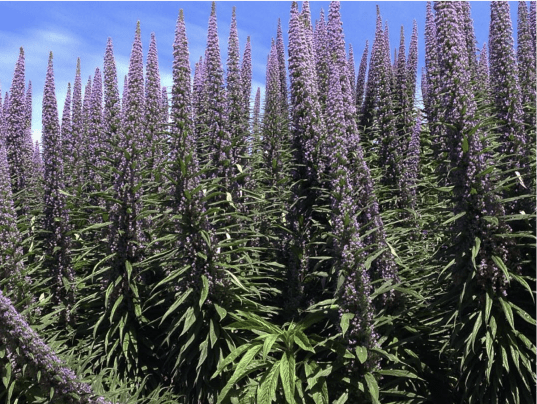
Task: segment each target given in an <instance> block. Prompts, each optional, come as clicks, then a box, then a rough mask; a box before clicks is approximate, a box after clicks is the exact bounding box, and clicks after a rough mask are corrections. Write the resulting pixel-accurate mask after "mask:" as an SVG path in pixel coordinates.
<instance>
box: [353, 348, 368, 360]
mask: <svg viewBox="0 0 537 404" xmlns="http://www.w3.org/2000/svg"><path fill="white" fill-rule="evenodd" d="M356 357H357V358H358V360H359V361H360V363H361V364H364V363H365V361H366V360H367V348H366V347H363V346H357V347H356Z"/></svg>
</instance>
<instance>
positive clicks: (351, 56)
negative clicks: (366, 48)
mask: <svg viewBox="0 0 537 404" xmlns="http://www.w3.org/2000/svg"><path fill="white" fill-rule="evenodd" d="M347 68H348V70H349V82H350V84H351V94H352V99H353V100H355V99H356V70H355V62H354V51H353V49H352V44H349V60H348V61H347Z"/></svg>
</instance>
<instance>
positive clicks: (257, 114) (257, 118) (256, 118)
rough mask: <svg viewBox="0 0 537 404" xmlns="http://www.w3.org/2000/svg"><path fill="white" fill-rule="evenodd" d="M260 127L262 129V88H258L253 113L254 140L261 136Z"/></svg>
mask: <svg viewBox="0 0 537 404" xmlns="http://www.w3.org/2000/svg"><path fill="white" fill-rule="evenodd" d="M260 127H261V88H259V87H257V91H256V92H255V100H254V111H253V119H252V132H253V134H254V138H255V137H256V134H259V132H260V129H259V128H260Z"/></svg>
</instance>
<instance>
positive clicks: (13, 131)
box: [4, 48, 28, 215]
mask: <svg viewBox="0 0 537 404" xmlns="http://www.w3.org/2000/svg"><path fill="white" fill-rule="evenodd" d="M24 72H25V60H24V50H23V49H22V48H20V53H19V58H18V60H17V64H16V65H15V72H14V74H13V81H12V82H11V89H10V91H9V102H5V103H4V108H7V114H5V115H4V120H5V124H6V132H5V137H6V145H5V146H6V153H7V160H8V163H9V170H10V177H11V187H12V191H13V194H14V195H15V194H17V193H18V192H19V191H22V190H24V189H25V188H26V182H27V175H28V173H27V165H26V162H27V158H26V156H25V152H26V151H27V148H26V147H25V143H26V139H25V134H26V128H27V118H28V115H27V113H26V90H25V84H24V81H25V79H24ZM15 206H16V207H17V209H18V210H19V209H20V210H19V212H18V213H19V215H20V214H24V213H25V212H26V207H25V206H24V202H23V201H22V200H21V201H18V200H16V201H15Z"/></svg>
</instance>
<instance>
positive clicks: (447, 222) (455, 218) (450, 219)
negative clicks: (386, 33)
mask: <svg viewBox="0 0 537 404" xmlns="http://www.w3.org/2000/svg"><path fill="white" fill-rule="evenodd" d="M464 215H466V212H461V213H459V214H457V215H455V216H452V217H450V218H449V219H448V220H446V221H445V222H444V223H442V226H444V225H446V224H449V223H451V222H454V221H455V220H457V219H460V218H461V217H463V216H464Z"/></svg>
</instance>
